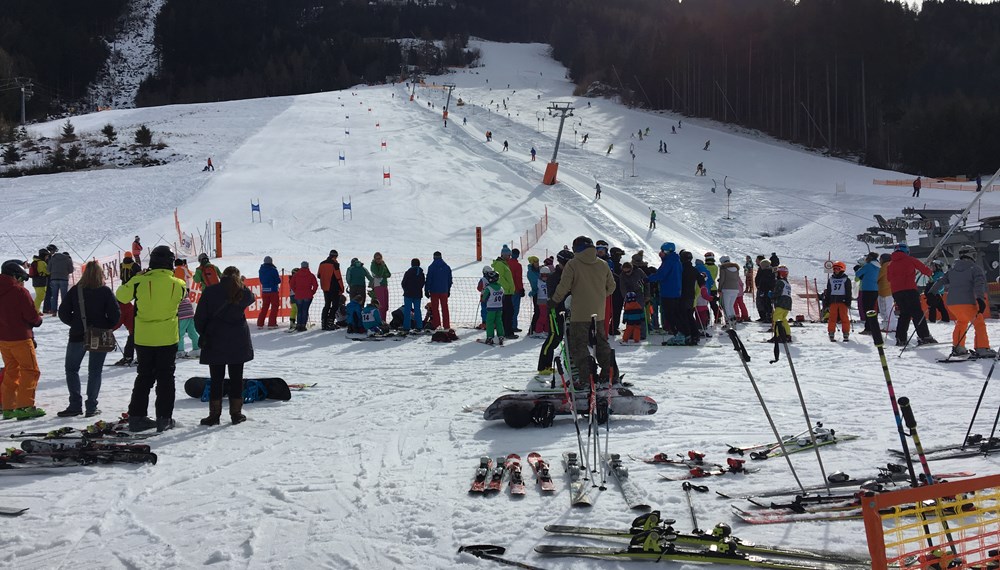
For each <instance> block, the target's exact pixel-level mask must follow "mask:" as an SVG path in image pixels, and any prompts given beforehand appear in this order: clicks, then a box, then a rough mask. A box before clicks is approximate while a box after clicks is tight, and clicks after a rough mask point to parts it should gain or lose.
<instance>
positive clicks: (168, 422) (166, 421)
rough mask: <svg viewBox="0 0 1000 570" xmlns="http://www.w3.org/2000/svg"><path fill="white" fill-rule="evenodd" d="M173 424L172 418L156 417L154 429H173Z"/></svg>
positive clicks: (160, 430)
mask: <svg viewBox="0 0 1000 570" xmlns="http://www.w3.org/2000/svg"><path fill="white" fill-rule="evenodd" d="M241 404H242V402H241ZM175 425H176V424H175V423H174V419H173V418H156V431H157V432H162V431H167V430H168V429H174V426H175Z"/></svg>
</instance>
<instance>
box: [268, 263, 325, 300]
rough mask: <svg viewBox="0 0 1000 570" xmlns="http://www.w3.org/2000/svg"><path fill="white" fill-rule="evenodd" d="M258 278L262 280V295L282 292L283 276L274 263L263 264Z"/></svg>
mask: <svg viewBox="0 0 1000 570" xmlns="http://www.w3.org/2000/svg"><path fill="white" fill-rule="evenodd" d="M321 265H322V264H321ZM257 277H258V278H260V292H261V293H277V292H278V291H280V290H281V275H279V274H278V268H277V267H275V266H274V264H273V263H262V264H261V265H260V269H258V270H257Z"/></svg>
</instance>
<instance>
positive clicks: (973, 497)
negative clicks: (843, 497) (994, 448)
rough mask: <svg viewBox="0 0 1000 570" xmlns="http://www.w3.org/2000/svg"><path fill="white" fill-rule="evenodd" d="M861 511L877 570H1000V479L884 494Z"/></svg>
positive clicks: (991, 477) (992, 477) (865, 502)
mask: <svg viewBox="0 0 1000 570" xmlns="http://www.w3.org/2000/svg"><path fill="white" fill-rule="evenodd" d="M861 506H862V513H863V516H864V521H865V533H866V534H867V538H868V550H869V554H870V555H871V559H872V569H873V570H887V569H888V568H901V567H904V566H905V567H906V568H911V569H914V570H916V569H918V568H919V569H930V568H951V567H961V568H972V567H976V568H997V567H1000V475H989V476H986V477H977V478H975V479H965V480H962V481H953V482H947V483H935V484H933V485H925V486H922V487H916V488H909V489H901V490H898V491H890V492H885V493H879V494H876V495H874V496H872V497H865V498H864V499H863V500H862V501H861ZM893 507H902V508H893ZM928 527H929V528H928ZM929 543H930V544H929ZM958 559H961V561H962V562H961V563H958V562H956V560H958ZM954 564H957V565H958V566H953V565H954Z"/></svg>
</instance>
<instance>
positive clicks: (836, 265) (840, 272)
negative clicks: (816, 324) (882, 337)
mask: <svg viewBox="0 0 1000 570" xmlns="http://www.w3.org/2000/svg"><path fill="white" fill-rule="evenodd" d="M846 271H847V264H846V263H844V262H843V261H834V262H833V275H831V276H830V277H829V278H828V279H827V280H826V290H825V291H824V292H823V299H824V300H825V302H826V306H827V307H828V308H829V310H830V316H829V318H828V319H827V321H826V332H827V333H829V335H830V342H833V341H834V333H835V332H836V330H837V321H838V320H839V321H840V332H841V333H842V334H843V335H844V342H847V340H848V337H849V336H850V334H851V300H852V299H853V298H854V297H853V295H852V294H851V279H850V278H849V277H848V276H847V273H846Z"/></svg>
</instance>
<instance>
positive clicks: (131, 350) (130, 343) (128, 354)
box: [122, 333, 135, 360]
mask: <svg viewBox="0 0 1000 570" xmlns="http://www.w3.org/2000/svg"><path fill="white" fill-rule="evenodd" d="M122 356H124V357H125V358H127V359H129V360H132V359H133V358H134V357H135V335H133V334H132V333H128V338H127V339H125V348H123V349H122Z"/></svg>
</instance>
